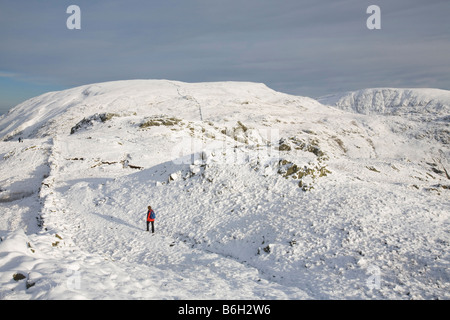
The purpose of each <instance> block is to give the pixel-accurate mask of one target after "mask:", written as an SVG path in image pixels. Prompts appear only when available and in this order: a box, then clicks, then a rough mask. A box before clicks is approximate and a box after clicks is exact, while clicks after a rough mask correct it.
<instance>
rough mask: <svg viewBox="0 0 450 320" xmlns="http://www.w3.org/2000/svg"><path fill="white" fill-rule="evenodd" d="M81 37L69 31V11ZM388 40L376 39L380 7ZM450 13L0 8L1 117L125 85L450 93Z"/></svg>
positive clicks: (229, 5)
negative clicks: (374, 22) (26, 105)
mask: <svg viewBox="0 0 450 320" xmlns="http://www.w3.org/2000/svg"><path fill="white" fill-rule="evenodd" d="M71 4H75V5H78V6H79V7H80V9H81V30H68V29H67V27H66V20H67V18H68V17H69V16H70V15H69V14H67V13H66V9H67V7H68V6H69V5H71ZM372 4H375V5H378V6H379V7H380V8H381V30H369V29H367V27H366V20H367V18H368V17H369V14H367V13H366V9H367V7H368V6H369V5H372ZM449 13H450V1H448V0H444V1H440V0H430V1H424V0H420V1H419V0H397V1H390V0H371V1H365V0H308V1H301V0H273V1H272V0H270V1H269V0H240V1H236V0H226V1H225V0H221V1H219V0H183V1H181V0H164V1H162V0H161V1H155V0H128V1H123V0H121V1H119V0H108V1H104V0H97V1H87V0H70V1H66V0H47V1H31V0H29V1H24V0H19V1H18V0H14V1H13V0H0V43H1V46H0V113H1V112H2V111H3V110H6V109H7V108H10V107H12V106H14V105H16V104H18V103H20V102H22V101H24V100H26V99H28V98H31V97H33V96H36V95H38V94H41V93H44V92H48V91H54V90H61V89H65V88H70V87H74V86H78V85H83V84H88V83H94V82H101V81H111V80H124V79H171V80H180V81H187V82H201V81H228V80H235V81H254V82H263V83H265V84H267V85H268V86H269V87H271V88H273V89H275V90H278V91H282V92H287V93H292V94H297V95H304V96H311V97H317V96H321V95H325V94H328V93H335V92H340V91H348V90H356V89H361V88H367V87H434V88H441V89H450V19H449V17H448V15H449Z"/></svg>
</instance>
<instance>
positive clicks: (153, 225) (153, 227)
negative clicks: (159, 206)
mask: <svg viewBox="0 0 450 320" xmlns="http://www.w3.org/2000/svg"><path fill="white" fill-rule="evenodd" d="M150 222H151V223H152V233H155V221H147V231H149V230H148V225H149V223H150Z"/></svg>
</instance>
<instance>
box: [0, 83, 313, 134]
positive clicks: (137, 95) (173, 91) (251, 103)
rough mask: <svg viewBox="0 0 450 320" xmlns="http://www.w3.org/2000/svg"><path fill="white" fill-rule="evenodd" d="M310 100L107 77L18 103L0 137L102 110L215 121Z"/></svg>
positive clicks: (228, 86) (248, 86) (235, 86)
mask: <svg viewBox="0 0 450 320" xmlns="http://www.w3.org/2000/svg"><path fill="white" fill-rule="evenodd" d="M315 104H316V105H319V103H317V102H316V101H314V100H313V99H310V98H306V97H297V96H291V95H288V94H284V93H280V92H276V91H274V90H272V89H270V88H268V87H267V86H266V85H264V84H262V83H250V82H208V83H184V82H179V81H169V80H126V81H112V82H104V83H96V84H90V85H84V86H80V87H76V88H72V89H67V90H63V91H58V92H50V93H46V94H43V95H41V96H38V97H35V98H32V99H29V100H27V101H25V102H23V103H21V104H19V105H18V106H16V107H15V108H13V109H12V110H10V111H9V112H8V113H7V114H5V115H3V116H2V117H1V118H0V139H3V140H5V139H11V138H13V137H16V136H19V135H22V136H24V137H36V136H46V135H51V134H53V133H61V132H64V130H67V129H69V130H70V128H71V127H73V126H74V125H75V124H76V123H77V122H78V121H80V120H81V119H82V118H83V117H85V116H91V115H93V114H95V113H102V112H108V113H124V112H133V113H136V114H137V115H141V116H151V115H156V114H166V115H170V116H178V117H182V118H184V119H186V120H215V119H220V118H224V117H226V116H232V114H233V113H234V112H235V111H236V110H240V109H244V108H245V109H247V110H254V113H253V114H257V113H264V112H265V111H266V110H268V109H272V110H271V111H272V112H271V113H273V114H275V113H276V112H277V109H279V108H280V107H282V106H285V105H296V106H298V107H299V106H301V105H315ZM277 107H278V108H277ZM218 109H220V110H218ZM210 110H211V111H212V113H211V112H209V111H210ZM261 111H263V112H261Z"/></svg>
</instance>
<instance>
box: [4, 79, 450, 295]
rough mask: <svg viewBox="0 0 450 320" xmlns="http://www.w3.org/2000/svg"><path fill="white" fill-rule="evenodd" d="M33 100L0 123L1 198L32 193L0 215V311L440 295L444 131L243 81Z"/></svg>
mask: <svg viewBox="0 0 450 320" xmlns="http://www.w3.org/2000/svg"><path fill="white" fill-rule="evenodd" d="M50 98H51V99H50ZM49 99H50V100H51V101H50V100H49ZM52 99H54V100H52ZM48 101H50V102H48ZM56 101H59V102H58V103H60V107H59V109H58V108H56V107H55V103H56ZM30 103H31V104H32V105H33V106H34V108H35V109H37V110H34V111H33V112H32V115H33V117H28V116H27V115H26V114H27V112H28V111H27V110H28V108H30V106H29V105H27V104H24V105H22V106H19V107H18V108H17V109H16V110H14V111H13V112H11V113H10V114H9V116H10V117H13V116H15V117H16V118H15V121H14V122H13V123H14V125H8V126H5V125H2V123H3V124H4V123H5V122H2V121H3V120H0V131H1V132H2V134H4V135H5V136H6V137H7V139H10V141H4V142H2V143H1V152H2V155H3V163H2V166H1V167H0V168H1V170H2V173H4V174H5V177H10V178H8V179H4V180H3V181H2V184H1V185H0V187H3V186H4V187H3V189H5V191H6V193H4V194H7V192H9V190H12V189H13V188H12V187H13V186H14V183H16V182H17V184H16V185H17V186H20V188H18V190H21V191H23V190H25V191H26V190H30V192H31V193H30V195H29V196H27V197H24V198H17V199H7V201H6V202H2V203H0V205H2V207H1V208H2V210H3V211H2V219H1V223H2V229H1V230H2V231H1V233H0V237H1V239H2V242H0V266H1V267H0V275H1V276H0V281H1V283H2V289H1V291H0V297H1V298H3V299H55V298H56V299H60V298H62V299H65V298H68V299H109V298H113V299H311V298H313V299H435V298H441V299H442V298H443V299H448V298H449V294H448V293H449V292H450V291H449V274H448V266H449V256H448V246H449V244H450V239H449V237H448V232H447V230H448V222H449V220H448V213H449V210H448V209H449V202H448V199H449V198H448V192H449V190H448V188H446V187H445V186H446V185H447V184H448V182H447V180H446V177H445V172H444V170H443V168H445V167H446V166H447V162H446V158H447V155H448V148H447V147H446V145H445V144H444V143H443V142H442V140H441V139H440V136H436V135H435V134H434V132H437V131H439V132H442V131H440V130H441V129H440V128H441V127H440V125H439V124H436V125H435V124H431V123H429V124H428V127H427V129H426V130H424V129H423V128H424V127H423V126H420V125H419V124H418V122H415V121H412V120H407V119H402V118H401V117H397V116H388V117H387V116H377V115H373V116H370V117H368V116H366V115H361V114H351V113H347V112H344V111H341V110H337V109H332V108H329V107H326V106H323V105H320V104H319V103H317V102H316V101H314V100H312V99H308V98H302V97H293V96H288V95H284V94H280V93H276V92H274V91H272V90H270V89H268V88H267V87H265V86H263V85H258V84H245V83H219V84H183V83H178V82H173V81H159V82H158V81H130V82H116V83H106V84H96V85H90V86H84V87H80V88H75V89H71V90H69V91H66V92H60V93H52V94H49V95H47V96H44V97H42V101H41V102H40V103H38V101H37V100H36V99H35V100H33V101H31V102H30ZM46 103H47V104H48V106H47V107H46ZM39 108H42V109H43V110H42V111H41V112H39V110H38V109H39ZM437 109H439V108H437ZM441 109H442V108H441ZM439 110H440V109H439ZM101 112H105V114H103V115H102V116H99V114H100V113H101ZM36 114H39V115H42V117H41V118H39V116H36ZM95 114H97V116H94V115H95ZM19 115H20V116H19ZM54 117H57V118H54ZM102 117H103V118H104V119H107V120H105V121H103V120H101V119H102ZM83 118H84V119H86V121H82V120H83ZM49 119H50V120H49ZM77 124H80V126H77ZM143 124H146V125H145V126H143ZM72 128H77V129H76V130H74V132H73V133H72V134H71V129H72ZM433 130H434V131H433ZM19 131H21V132H22V133H23V134H24V135H25V136H26V137H27V139H25V143H24V144H23V145H24V147H22V144H20V145H19V144H18V143H16V142H14V140H11V137H16V136H15V134H17V133H18V132H19ZM48 136H51V137H52V138H51V139H49V138H48ZM32 137H33V139H34V140H32V139H31V138H32ZM28 144H29V146H30V147H31V146H33V145H36V146H39V147H35V148H34V149H36V150H39V152H38V153H37V154H38V155H39V157H37V158H36V159H37V160H33V161H31V160H30V157H27V154H28V152H29V150H27V149H26V148H27V147H26V146H28ZM25 145H26V146H25ZM8 155H9V156H8ZM36 164H37V165H36ZM36 167H37V168H40V169H39V170H35V168H36ZM11 177H14V178H11ZM26 179H29V181H33V184H32V185H33V186H34V187H32V188H29V187H26V188H25V187H23V186H25V185H27V186H28V184H26V183H25V184H24V183H23V181H24V180H25V181H26ZM300 182H301V183H302V185H303V187H305V185H306V187H307V188H304V190H307V191H303V190H302V187H299V185H300ZM2 192H3V191H2ZM5 199H6V198H5ZM148 205H151V206H152V207H153V208H154V209H155V211H156V214H157V220H156V223H155V224H156V233H155V234H151V233H148V232H146V231H145V228H146V225H145V214H146V208H147V206H148ZM17 212H24V213H23V215H27V217H29V219H31V220H32V219H33V218H34V219H35V218H36V216H39V217H42V219H43V228H42V229H38V228H36V226H35V225H33V224H32V223H30V222H27V223H24V222H23V220H24V221H26V220H25V219H24V218H23V217H18V215H17ZM21 229H23V230H25V231H26V232H23V231H21ZM14 230H15V231H14ZM18 272H20V273H22V274H24V275H25V279H23V280H17V281H16V280H14V279H13V274H15V273H18ZM32 283H34V284H33V285H32V286H31V284H32Z"/></svg>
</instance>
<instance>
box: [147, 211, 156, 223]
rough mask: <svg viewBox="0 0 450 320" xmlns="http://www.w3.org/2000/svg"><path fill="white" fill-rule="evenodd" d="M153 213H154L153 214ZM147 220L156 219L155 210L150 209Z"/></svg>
mask: <svg viewBox="0 0 450 320" xmlns="http://www.w3.org/2000/svg"><path fill="white" fill-rule="evenodd" d="M152 213H153V214H152ZM147 221H150V222H151V221H155V212H154V211H153V210H148V212H147Z"/></svg>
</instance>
